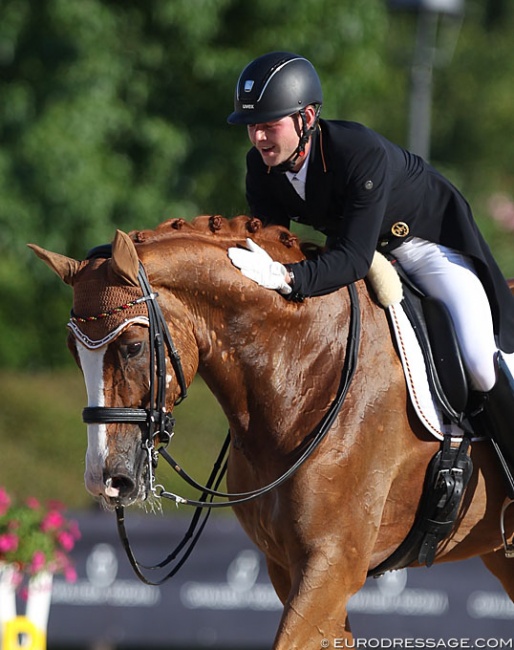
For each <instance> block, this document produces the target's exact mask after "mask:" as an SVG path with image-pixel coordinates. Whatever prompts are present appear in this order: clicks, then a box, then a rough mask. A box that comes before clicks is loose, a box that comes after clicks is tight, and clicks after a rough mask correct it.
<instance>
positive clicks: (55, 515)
mask: <svg viewBox="0 0 514 650" xmlns="http://www.w3.org/2000/svg"><path fill="white" fill-rule="evenodd" d="M64 521H65V520H64V517H63V516H62V514H61V513H60V512H58V511H57V510H50V512H49V513H48V514H47V515H46V517H45V518H44V519H43V521H42V523H41V530H42V531H43V532H44V533H47V532H48V531H49V530H57V529H58V528H60V527H61V526H62V525H63V524H64Z"/></svg>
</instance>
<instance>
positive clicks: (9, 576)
mask: <svg viewBox="0 0 514 650" xmlns="http://www.w3.org/2000/svg"><path fill="white" fill-rule="evenodd" d="M18 578H19V576H18V571H17V569H16V567H15V566H14V565H13V564H5V563H0V647H2V636H3V630H4V626H5V624H6V623H7V621H10V620H12V619H13V618H16V587H17V585H18V584H19V579H18Z"/></svg>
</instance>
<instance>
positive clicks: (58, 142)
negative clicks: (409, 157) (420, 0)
mask: <svg viewBox="0 0 514 650" xmlns="http://www.w3.org/2000/svg"><path fill="white" fill-rule="evenodd" d="M492 1H493V0H490V3H489V4H488V5H487V7H488V8H489V11H488V12H486V9H485V8H484V6H483V3H482V2H480V1H479V0H468V6H469V11H468V17H467V18H466V21H465V23H464V27H463V30H462V34H461V37H460V39H459V42H458V47H457V51H456V53H455V57H454V59H453V61H452V63H451V66H448V67H446V68H444V69H441V70H440V71H438V79H437V83H436V88H435V97H434V104H435V106H434V121H435V124H434V143H433V150H434V162H435V163H436V164H437V163H440V164H441V165H442V166H443V168H444V171H449V172H450V175H451V176H452V177H453V178H454V180H456V181H458V182H459V184H460V185H461V186H462V187H463V189H464V190H465V191H466V190H467V189H469V190H470V191H471V192H472V194H474V195H475V196H476V197H477V200H478V204H479V205H481V203H480V200H481V198H483V197H486V196H488V195H489V194H490V192H491V191H492V190H491V188H494V187H497V189H498V190H501V191H506V189H507V187H508V185H509V183H510V184H511V185H512V171H513V169H514V166H513V165H512V158H513V156H514V149H513V145H512V144H511V142H512V138H510V139H509V138H508V137H507V132H510V133H511V134H512V123H511V116H512V114H514V111H513V110H512V108H513V103H514V88H513V84H512V83H511V79H512V65H513V63H512V61H514V57H513V56H512V51H513V48H514V43H513V42H512V39H511V37H510V34H511V33H512V26H513V21H514V9H513V7H512V6H511V5H510V4H509V5H502V8H501V10H502V14H501V16H502V19H501V21H498V20H496V19H495V20H493V18H494V17H497V15H498V8H497V7H493V4H492ZM498 6H500V5H498ZM413 29H414V25H413V23H412V21H411V22H409V21H408V20H398V19H397V17H396V16H392V15H389V13H388V10H387V5H386V2H385V0H361V1H360V2H358V3H357V2H354V1H353V0H297V2H295V3H294V5H291V3H290V2H289V0H256V1H255V2H251V3H250V2H247V1H246V0H173V1H170V2H163V1H162V0H147V1H146V2H144V3H143V2H140V1H138V0H2V2H1V3H0V142H1V148H0V233H1V235H0V305H1V308H0V341H1V342H2V343H1V344H0V365H3V366H6V367H18V368H27V367H40V366H59V365H62V364H66V363H67V360H68V356H67V353H66V350H65V346H64V345H63V338H64V329H65V328H64V324H65V322H66V319H67V312H68V309H69V302H70V291H69V289H68V288H67V287H65V286H63V285H61V284H60V283H59V282H57V281H56V279H55V277H53V276H52V274H51V273H49V272H47V271H46V270H45V269H43V268H42V267H41V263H40V262H39V261H38V260H36V259H35V258H34V256H33V255H32V254H31V253H30V252H29V251H28V250H27V249H26V248H25V243H26V242H29V241H32V242H36V243H38V244H40V245H42V246H44V247H46V248H49V249H52V250H56V251H59V252H61V253H63V254H68V255H73V256H75V257H83V256H84V254H85V252H86V251H87V250H88V249H89V248H90V247H92V246H94V245H97V244H99V243H103V242H105V241H108V240H110V239H111V237H112V235H113V233H114V230H115V228H122V229H124V230H131V229H135V228H146V227H153V226H155V225H156V224H157V223H159V222H160V221H162V220H164V219H166V218H168V217H171V216H173V217H184V218H192V217H194V216H196V215H197V214H202V213H203V214H204V213H221V214H224V215H225V216H232V215H234V214H237V213H241V212H244V211H245V209H246V205H245V200H244V190H243V186H244V155H245V152H246V149H247V147H248V143H247V137H246V133H245V130H244V129H241V128H236V127H229V126H228V125H227V124H226V117H227V115H228V113H229V112H230V111H231V108H232V97H233V90H234V86H235V83H236V80H237V77H238V75H239V73H240V71H241V69H242V67H243V66H244V65H245V64H246V63H247V62H248V61H250V60H251V59H252V58H254V57H255V56H258V55H259V54H262V53H263V52H266V51H270V50H274V49H285V50H291V51H297V52H300V53H302V54H304V55H305V56H307V57H308V58H310V59H311V60H312V61H313V62H314V64H315V65H316V67H317V69H318V71H319V73H320V76H321V79H322V83H323V86H324V91H325V105H324V108H323V116H324V117H328V118H342V119H351V120H356V121H361V122H364V123H366V124H369V125H370V126H372V127H373V128H376V129H377V130H379V131H381V132H383V133H384V134H385V135H386V136H388V137H390V138H391V139H393V140H396V141H398V142H399V143H400V144H406V143H405V135H406V127H405V124H406V111H407V95H408V84H407V79H408V74H407V70H406V67H405V66H403V65H397V63H398V58H400V59H402V60H403V61H404V62H405V63H407V62H408V61H409V57H410V52H409V47H410V45H409V43H410V42H412V40H413ZM509 130H510V131H509ZM457 171H458V173H457ZM484 200H485V199H484ZM484 205H485V203H484ZM484 209H485V208H484ZM495 234H498V233H494V232H493V235H495ZM498 236H499V235H498ZM503 240H505V238H503ZM511 241H512V240H511Z"/></svg>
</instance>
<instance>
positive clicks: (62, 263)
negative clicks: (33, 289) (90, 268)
mask: <svg viewBox="0 0 514 650" xmlns="http://www.w3.org/2000/svg"><path fill="white" fill-rule="evenodd" d="M27 246H28V247H29V248H31V249H32V250H33V251H34V253H35V254H36V255H37V256H38V257H39V258H40V259H42V260H43V262H44V263H45V264H47V265H48V266H49V267H50V268H51V269H52V271H54V272H55V273H57V275H58V276H59V277H60V278H61V280H62V281H63V282H66V284H70V285H72V284H73V280H74V277H75V275H76V274H77V271H79V270H80V268H81V267H82V265H83V263H82V262H78V261H77V260H74V259H73V258H72V257H66V256H65V255H60V254H59V253H52V252H51V251H47V250H45V249H44V248H41V247H40V246H36V244H27Z"/></svg>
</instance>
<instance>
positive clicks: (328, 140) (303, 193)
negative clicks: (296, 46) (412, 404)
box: [228, 52, 514, 496]
mask: <svg viewBox="0 0 514 650" xmlns="http://www.w3.org/2000/svg"><path fill="white" fill-rule="evenodd" d="M322 102H323V95H322V89H321V83H320V80H319V77H318V75H317V73H316V70H315V69H314V67H313V66H312V64H311V63H310V62H309V61H308V60H307V59H305V58H303V57H302V56H299V55H296V54H292V53H289V52H271V53H268V54H265V55H263V56H260V57H258V58H257V59H255V60H254V61H252V62H251V63H249V64H248V65H247V66H246V67H245V68H244V70H243V71H242V73H241V75H240V77H239V80H238V82H237V86H236V90H235V99H234V112H233V113H231V114H230V115H229V117H228V122H229V123H230V124H244V125H246V126H247V129H248V135H249V138H250V142H251V143H252V145H253V146H252V148H251V149H250V151H249V152H248V154H247V158H246V164H247V174H246V197H247V201H248V204H249V207H250V212H251V215H252V216H255V217H258V218H260V219H261V220H262V221H263V223H264V224H266V225H268V224H279V225H282V226H285V227H289V225H290V221H291V220H293V221H298V222H300V223H303V224H308V225H310V226H312V227H313V228H315V229H316V230H319V231H321V232H322V233H324V234H325V235H326V251H325V252H323V253H321V254H320V255H319V256H318V257H317V258H316V259H312V260H306V261H302V262H299V263H297V264H290V265H287V267H286V266H283V265H282V264H279V263H277V262H273V261H272V260H271V259H270V258H269V256H268V255H267V254H266V253H265V252H264V251H263V250H262V249H260V248H259V246H258V245H257V244H255V243H254V242H252V241H249V244H248V245H249V248H250V250H246V249H241V248H232V249H230V251H229V255H230V258H231V260H232V262H233V263H234V264H235V265H236V266H237V267H238V268H240V269H241V270H242V272H243V273H244V274H245V275H247V276H248V277H249V278H251V279H252V280H254V281H255V282H258V283H259V284H261V285H263V286H265V287H267V288H269V289H276V290H278V291H280V293H282V294H284V295H287V296H288V297H289V298H292V299H297V300H298V299H300V300H301V299H303V298H304V297H308V296H320V295H323V294H326V293H330V292H332V291H336V290H337V289H339V288H340V287H343V286H345V285H347V284H349V283H352V282H354V281H356V280H359V279H361V278H363V277H364V276H365V275H366V274H367V272H368V270H369V267H370V264H371V261H372V258H373V254H374V252H375V250H378V251H380V252H383V253H389V254H391V255H392V256H394V257H395V258H396V259H397V260H398V261H399V262H400V264H401V266H402V267H403V269H404V270H405V272H406V273H407V275H409V277H410V278H411V279H412V280H413V281H414V282H415V283H416V284H417V285H418V287H420V288H421V289H422V290H423V291H424V292H425V293H426V294H427V295H429V296H432V297H434V298H438V299H440V300H441V301H442V302H443V303H444V304H445V305H446V307H447V308H448V310H449V312H450V314H451V316H452V318H453V321H454V324H455V328H456V334H457V338H458V340H459V343H460V347H461V351H462V355H463V361H464V365H465V367H466V369H467V372H468V374H469V377H470V381H471V384H472V387H473V388H474V389H475V390H476V391H478V392H479V394H480V396H481V397H483V400H481V401H482V403H483V412H482V418H483V419H485V420H486V422H487V427H488V429H489V430H490V432H491V435H492V436H493V438H494V439H495V440H496V442H497V444H498V445H499V446H500V448H501V449H502V450H503V454H504V456H505V457H506V458H507V463H508V465H509V466H510V469H511V474H512V473H513V472H514V431H512V428H513V425H512V423H513V422H514V380H513V377H512V375H513V374H514V354H512V353H514V298H513V297H512V294H511V293H510V290H509V288H508V285H507V283H506V281H505V279H504V277H503V276H502V274H501V271H500V270H499V268H498V266H497V264H496V262H495V261H494V259H493V257H492V255H491V252H490V250H489V248H488V246H487V244H486V243H485V241H484V239H483V238H482V236H481V234H480V233H479V231H478V229H477V226H476V224H475V222H474V220H473V216H472V213H471V209H470V207H469V205H468V203H467V202H466V200H465V199H464V197H463V196H462V195H461V194H460V193H459V191H458V190H457V189H456V188H455V187H454V186H453V185H452V184H451V183H450V182H449V181H448V180H447V179H446V178H444V177H443V176H442V175H441V174H440V173H439V172H437V171H436V170H435V169H434V168H433V167H431V166H430V165H429V164H428V163H427V162H425V161H424V160H423V159H422V158H420V157H419V156H417V155H415V154H413V153H411V152H409V151H407V150H405V149H402V148H401V147H399V146H397V145H395V144H393V143H391V142H389V141H388V140H386V139H385V138H384V137H383V136H381V135H380V134H378V133H376V132H374V131H372V130H371V129H369V128H367V127H365V126H363V125H361V124H357V123H354V122H348V121H335V120H323V119H320V118H319V115H320V110H321V105H322ZM499 350H501V351H502V352H499ZM513 485H514V483H513ZM513 496H514V492H513Z"/></svg>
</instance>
